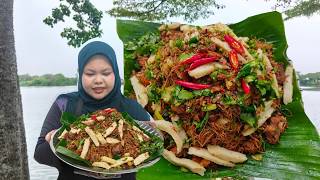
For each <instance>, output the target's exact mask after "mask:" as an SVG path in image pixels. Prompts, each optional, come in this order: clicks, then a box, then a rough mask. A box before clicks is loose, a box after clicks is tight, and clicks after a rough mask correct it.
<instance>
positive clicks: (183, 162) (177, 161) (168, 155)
mask: <svg viewBox="0 0 320 180" xmlns="http://www.w3.org/2000/svg"><path fill="white" fill-rule="evenodd" d="M162 156H163V157H164V158H165V159H166V160H168V161H169V162H171V163H172V164H174V165H177V166H182V167H185V168H188V169H190V171H192V172H194V173H197V174H199V175H201V176H204V172H205V171H206V169H205V168H204V167H203V166H201V165H200V164H199V163H197V162H195V161H192V160H190V159H186V158H177V157H176V156H175V155H174V153H173V152H171V151H168V150H166V149H164V150H163V153H162Z"/></svg>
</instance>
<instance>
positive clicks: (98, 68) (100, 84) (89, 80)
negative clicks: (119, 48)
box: [82, 55, 115, 100]
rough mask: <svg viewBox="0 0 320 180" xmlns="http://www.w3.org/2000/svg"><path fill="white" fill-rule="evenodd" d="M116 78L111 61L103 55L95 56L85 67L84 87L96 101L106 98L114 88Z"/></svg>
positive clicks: (83, 75)
mask: <svg viewBox="0 0 320 180" xmlns="http://www.w3.org/2000/svg"><path fill="white" fill-rule="evenodd" d="M114 81H115V76H114V73H113V69H112V66H111V64H110V63H109V61H108V60H107V59H106V58H105V57H104V56H101V55H96V56H93V57H92V58H91V59H90V60H89V62H88V63H87V64H86V65H85V67H84V70H83V74H82V86H83V89H84V90H85V92H86V93H87V94H88V95H90V96H91V97H93V98H94V99H97V100H101V99H103V98H104V97H106V96H107V95H108V94H109V93H110V92H111V91H112V89H113V87H114Z"/></svg>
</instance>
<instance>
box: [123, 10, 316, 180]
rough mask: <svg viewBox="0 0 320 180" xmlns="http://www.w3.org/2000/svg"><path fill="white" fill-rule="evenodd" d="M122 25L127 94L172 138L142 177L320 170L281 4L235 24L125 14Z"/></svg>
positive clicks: (302, 175) (312, 173)
mask: <svg viewBox="0 0 320 180" xmlns="http://www.w3.org/2000/svg"><path fill="white" fill-rule="evenodd" d="M118 34H119V37H120V39H121V40H122V41H123V42H124V45H125V46H124V57H125V64H124V65H125V67H124V70H125V84H124V89H125V91H124V92H125V95H126V96H128V97H131V98H135V99H136V100H137V101H138V102H139V103H140V104H141V105H142V106H143V107H144V108H145V109H146V110H147V111H148V112H149V113H150V114H152V115H153V117H154V119H156V121H155V123H156V127H157V128H158V129H159V130H161V131H162V133H163V137H164V151H163V153H162V156H163V159H162V160H161V161H160V162H159V163H157V164H156V165H155V166H153V167H151V168H147V169H146V170H145V171H144V172H141V173H138V176H139V175H140V177H143V178H146V179H147V178H150V177H151V175H152V174H154V173H155V172H158V173H159V177H161V178H163V177H166V178H168V179H174V178H189V179H198V178H199V177H204V178H212V177H235V176H241V177H242V176H249V177H252V176H253V177H266V178H276V179H279V178H280V179H281V178H289V177H290V178H293V179H294V178H297V179H299V178H305V177H308V178H316V177H318V176H319V175H320V172H319V167H320V164H319V162H316V161H314V159H313V158H316V159H318V160H320V155H319V152H320V141H319V135H318V133H317V131H316V129H315V127H314V126H313V125H312V123H311V122H310V120H309V119H308V118H307V116H306V115H305V113H304V111H303V106H302V103H301V93H300V91H299V88H298V85H297V82H296V76H295V71H294V68H293V65H292V62H291V61H289V59H288V58H287V56H286V55H285V51H286V48H287V44H286V38H285V34H284V26H283V21H282V17H281V15H280V14H279V13H278V12H270V13H265V14H261V15H256V16H253V17H249V18H247V19H246V20H244V21H242V22H239V23H236V24H231V25H227V24H223V23H216V24H210V25H206V26H193V25H188V24H180V23H170V24H157V23H148V22H139V21H125V20H118ZM317 167H318V168H317ZM181 170H182V171H181Z"/></svg>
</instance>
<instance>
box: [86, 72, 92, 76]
mask: <svg viewBox="0 0 320 180" xmlns="http://www.w3.org/2000/svg"><path fill="white" fill-rule="evenodd" d="M85 74H86V76H93V75H94V74H93V73H85Z"/></svg>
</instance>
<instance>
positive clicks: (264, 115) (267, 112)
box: [242, 100, 275, 136]
mask: <svg viewBox="0 0 320 180" xmlns="http://www.w3.org/2000/svg"><path fill="white" fill-rule="evenodd" d="M272 103H273V101H272V100H270V101H267V102H265V103H264V110H263V111H262V112H261V113H260V114H258V117H259V119H258V122H257V128H259V127H260V126H262V125H263V123H265V122H266V120H267V119H269V118H270V117H271V115H272V113H273V112H274V111H275V109H274V108H273V107H272ZM257 128H253V127H251V128H249V129H245V130H244V131H242V135H243V136H249V135H251V134H252V133H254V132H255V131H256V130H257Z"/></svg>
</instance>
